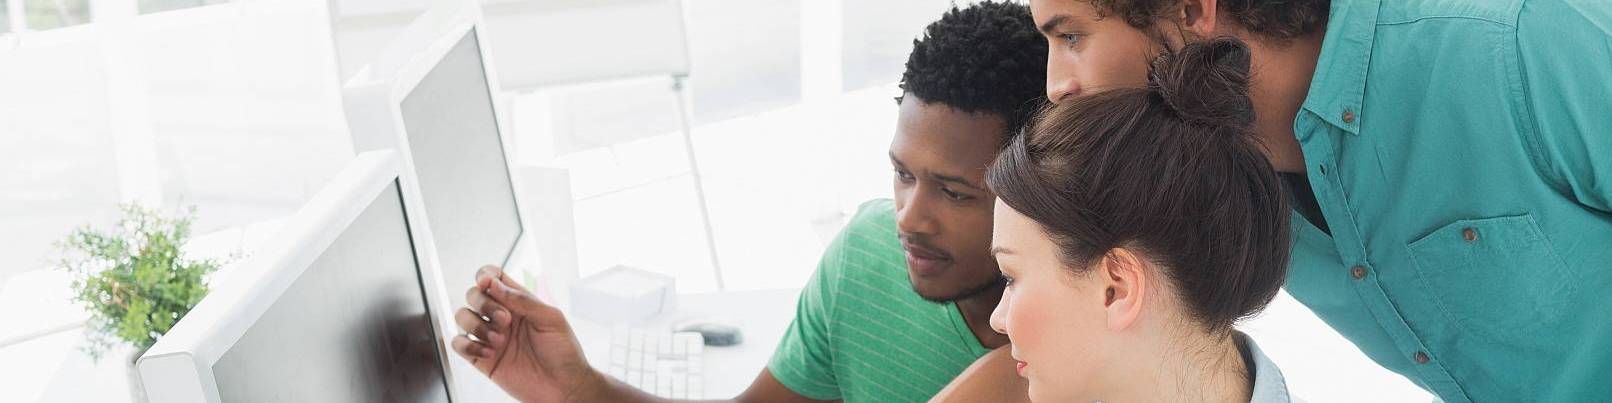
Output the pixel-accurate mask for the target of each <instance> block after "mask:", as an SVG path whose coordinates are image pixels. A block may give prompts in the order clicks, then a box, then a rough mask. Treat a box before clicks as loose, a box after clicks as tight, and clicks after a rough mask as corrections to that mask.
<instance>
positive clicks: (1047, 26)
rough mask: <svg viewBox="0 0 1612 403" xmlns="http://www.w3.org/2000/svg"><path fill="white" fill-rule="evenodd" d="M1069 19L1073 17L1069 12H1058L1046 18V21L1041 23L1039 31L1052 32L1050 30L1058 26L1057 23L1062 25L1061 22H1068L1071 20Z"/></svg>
mask: <svg viewBox="0 0 1612 403" xmlns="http://www.w3.org/2000/svg"><path fill="white" fill-rule="evenodd" d="M1071 19H1073V17H1070V16H1069V14H1058V15H1055V16H1052V19H1050V20H1047V22H1046V23H1043V24H1041V33H1044V34H1049V33H1052V30H1053V29H1054V28H1058V26H1059V25H1063V23H1065V22H1069V20H1071Z"/></svg>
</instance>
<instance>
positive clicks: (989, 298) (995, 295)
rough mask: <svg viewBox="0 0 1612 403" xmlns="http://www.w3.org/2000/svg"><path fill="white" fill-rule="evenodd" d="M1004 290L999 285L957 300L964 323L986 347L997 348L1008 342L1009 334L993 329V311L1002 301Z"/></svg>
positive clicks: (981, 344) (958, 309)
mask: <svg viewBox="0 0 1612 403" xmlns="http://www.w3.org/2000/svg"><path fill="white" fill-rule="evenodd" d="M1002 290H1003V287H1002V286H1000V285H998V286H995V287H991V288H987V289H985V291H982V292H980V293H978V294H974V295H972V296H969V297H968V298H963V299H959V300H957V301H955V302H956V304H957V311H958V312H961V313H962V314H963V323H965V324H967V325H968V330H969V331H972V332H973V333H974V339H976V340H979V343H980V346H983V347H985V348H989V349H995V348H997V347H1001V346H1005V345H1007V344H1008V337H1007V335H1005V334H1001V333H997V332H996V330H995V329H991V312H992V311H995V310H996V304H997V303H999V302H1002Z"/></svg>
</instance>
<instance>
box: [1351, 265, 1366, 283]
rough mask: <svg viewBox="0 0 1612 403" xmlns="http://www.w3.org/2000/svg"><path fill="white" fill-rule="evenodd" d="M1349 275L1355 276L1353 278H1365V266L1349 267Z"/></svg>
mask: <svg viewBox="0 0 1612 403" xmlns="http://www.w3.org/2000/svg"><path fill="white" fill-rule="evenodd" d="M1349 275H1350V276H1353V277H1354V278H1355V280H1359V279H1363V278H1366V268H1365V267H1360V266H1355V267H1353V268H1350V269H1349Z"/></svg>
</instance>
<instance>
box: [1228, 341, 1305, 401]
mask: <svg viewBox="0 0 1612 403" xmlns="http://www.w3.org/2000/svg"><path fill="white" fill-rule="evenodd" d="M1236 338H1237V346H1238V348H1239V349H1240V350H1242V352H1243V358H1244V360H1243V361H1244V362H1247V363H1250V364H1251V365H1249V366H1248V367H1249V368H1248V370H1249V372H1251V373H1252V374H1253V376H1254V390H1253V393H1252V395H1251V397H1250V398H1249V399H1248V401H1249V403H1289V402H1292V401H1293V397H1292V394H1291V393H1290V392H1288V390H1287V378H1285V377H1283V376H1282V369H1281V368H1277V367H1276V363H1274V362H1271V359H1270V358H1268V357H1266V356H1265V352H1264V351H1260V349H1259V345H1258V344H1254V340H1253V339H1251V338H1249V337H1248V335H1246V334H1243V333H1242V332H1237V336H1236Z"/></svg>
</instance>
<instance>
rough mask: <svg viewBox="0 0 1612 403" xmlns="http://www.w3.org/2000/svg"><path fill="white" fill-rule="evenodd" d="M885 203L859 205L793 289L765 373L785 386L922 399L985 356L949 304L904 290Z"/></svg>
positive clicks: (839, 395)
mask: <svg viewBox="0 0 1612 403" xmlns="http://www.w3.org/2000/svg"><path fill="white" fill-rule="evenodd" d="M895 226H896V219H895V206H894V204H893V203H892V202H891V201H890V200H874V201H870V202H867V203H864V204H862V206H861V208H860V210H859V211H858V212H857V214H856V217H853V218H852V219H851V222H850V224H848V225H846V227H845V229H844V230H842V231H840V235H839V237H837V238H835V239H834V242H833V243H832V244H830V245H829V246H828V250H826V251H824V252H823V259H822V261H821V262H819V263H818V267H817V273H816V274H814V275H813V276H812V279H811V281H810V282H808V283H807V284H806V287H805V288H804V289H802V290H801V293H800V302H799V304H798V305H797V307H796V310H795V320H794V322H793V323H791V324H790V325H789V329H788V330H787V331H785V333H784V337H783V341H781V342H780V343H779V344H778V350H777V352H776V353H775V354H774V355H773V357H772V362H771V363H770V364H768V365H767V368H768V369H769V370H771V371H772V375H773V377H775V378H777V379H778V381H779V382H781V383H783V384H784V386H787V387H789V389H790V390H793V391H795V393H799V394H801V395H802V396H806V397H809V398H812V399H819V400H834V399H843V400H845V401H846V402H915V401H924V400H928V399H929V398H930V397H931V396H934V394H935V393H937V392H940V389H941V388H943V387H945V386H946V384H948V383H950V382H951V380H952V378H954V377H956V376H957V374H958V373H960V372H962V371H963V369H964V368H967V367H968V366H969V365H970V364H973V363H974V360H976V359H978V358H979V357H980V356H982V355H985V353H987V352H989V351H990V350H988V349H986V348H985V347H983V346H980V343H979V340H978V339H976V338H975V337H974V333H973V332H971V331H970V330H969V329H968V325H967V324H965V323H964V322H963V316H962V313H961V312H959V311H958V310H957V305H956V304H951V303H947V304H937V303H933V302H929V301H925V300H923V299H922V298H919V297H918V294H916V293H914V292H913V291H912V281H911V280H909V279H908V278H907V263H906V258H905V257H904V256H903V253H902V250H901V244H900V241H899V239H898V238H897V237H896V229H895Z"/></svg>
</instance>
